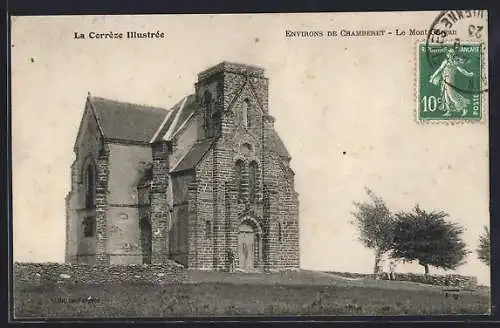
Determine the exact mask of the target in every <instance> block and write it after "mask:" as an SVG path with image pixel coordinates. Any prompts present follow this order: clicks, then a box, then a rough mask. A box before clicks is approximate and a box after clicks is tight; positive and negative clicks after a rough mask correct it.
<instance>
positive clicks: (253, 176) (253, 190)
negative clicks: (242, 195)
mask: <svg viewBox="0 0 500 328" xmlns="http://www.w3.org/2000/svg"><path fill="white" fill-rule="evenodd" d="M258 168H259V167H258V164H257V162H255V161H252V162H251V163H250V165H249V166H248V189H249V196H250V202H252V203H255V200H256V198H257V196H256V194H257V172H258Z"/></svg>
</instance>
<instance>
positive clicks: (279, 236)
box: [278, 222, 282, 242]
mask: <svg viewBox="0 0 500 328" xmlns="http://www.w3.org/2000/svg"><path fill="white" fill-rule="evenodd" d="M281 235H282V232H281V222H278V241H279V242H281V239H282V236H281Z"/></svg>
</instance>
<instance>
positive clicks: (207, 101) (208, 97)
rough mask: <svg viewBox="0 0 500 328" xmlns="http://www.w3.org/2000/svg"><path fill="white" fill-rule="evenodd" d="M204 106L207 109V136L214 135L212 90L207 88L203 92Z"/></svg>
mask: <svg viewBox="0 0 500 328" xmlns="http://www.w3.org/2000/svg"><path fill="white" fill-rule="evenodd" d="M203 108H204V110H205V129H206V131H207V136H208V137H212V136H213V131H212V130H213V127H212V126H213V122H212V114H213V108H212V94H211V93H210V91H208V90H206V91H205V93H204V94H203Z"/></svg>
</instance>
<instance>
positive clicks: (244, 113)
mask: <svg viewBox="0 0 500 328" xmlns="http://www.w3.org/2000/svg"><path fill="white" fill-rule="evenodd" d="M249 109H250V101H249V100H248V99H245V101H243V106H242V107H241V124H242V125H243V126H244V127H248V126H249V123H250V121H249V118H250V117H249V114H250V110H249Z"/></svg>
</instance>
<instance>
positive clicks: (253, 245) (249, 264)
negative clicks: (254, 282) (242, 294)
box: [238, 219, 262, 272]
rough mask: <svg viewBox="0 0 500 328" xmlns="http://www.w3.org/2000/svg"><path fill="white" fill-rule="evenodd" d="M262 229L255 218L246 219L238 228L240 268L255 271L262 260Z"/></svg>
mask: <svg viewBox="0 0 500 328" xmlns="http://www.w3.org/2000/svg"><path fill="white" fill-rule="evenodd" d="M261 250H262V245H261V231H260V229H259V226H258V223H257V222H255V220H251V219H247V220H244V221H243V222H242V223H241V224H240V226H239V229H238V255H239V269H240V270H242V271H247V272H248V271H255V270H257V269H259V267H260V262H261V257H262V256H261Z"/></svg>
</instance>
